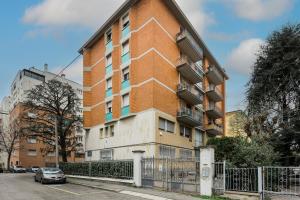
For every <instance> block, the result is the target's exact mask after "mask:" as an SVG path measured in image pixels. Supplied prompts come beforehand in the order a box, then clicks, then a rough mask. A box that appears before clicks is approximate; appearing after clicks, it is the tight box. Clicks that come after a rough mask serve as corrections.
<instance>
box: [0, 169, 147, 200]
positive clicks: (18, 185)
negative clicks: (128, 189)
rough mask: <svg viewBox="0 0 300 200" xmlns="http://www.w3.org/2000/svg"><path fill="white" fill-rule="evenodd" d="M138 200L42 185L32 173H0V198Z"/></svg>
mask: <svg viewBox="0 0 300 200" xmlns="http://www.w3.org/2000/svg"><path fill="white" fill-rule="evenodd" d="M69 199H70V200H71V199H72V200H77V199H85V200H96V199H97V200H99V199H101V200H108V199H109V200H110V199H117V200H118V199H120V200H121V199H122V200H126V199H128V200H140V199H143V198H138V197H134V196H129V195H126V194H120V193H114V192H109V191H104V190H98V189H92V188H88V187H83V186H78V185H74V184H70V183H67V184H62V185H58V184H49V185H42V184H40V183H36V182H34V180H33V174H29V173H27V174H0V200H69Z"/></svg>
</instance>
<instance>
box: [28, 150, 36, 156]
mask: <svg viewBox="0 0 300 200" xmlns="http://www.w3.org/2000/svg"><path fill="white" fill-rule="evenodd" d="M30 152H34V153H30ZM27 155H28V156H37V151H36V149H28V150H27Z"/></svg>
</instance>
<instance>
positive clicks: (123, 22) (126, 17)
mask: <svg viewBox="0 0 300 200" xmlns="http://www.w3.org/2000/svg"><path fill="white" fill-rule="evenodd" d="M125 19H126V21H125ZM121 22H122V30H124V29H125V28H127V27H128V26H130V18H129V12H127V13H126V14H124V15H123V16H122V18H121ZM126 22H128V24H127V26H124V24H125V23H126Z"/></svg>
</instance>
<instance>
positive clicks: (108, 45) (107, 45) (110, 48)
mask: <svg viewBox="0 0 300 200" xmlns="http://www.w3.org/2000/svg"><path fill="white" fill-rule="evenodd" d="M112 50H113V43H112V41H109V42H108V43H106V45H105V51H106V53H110V52H112Z"/></svg>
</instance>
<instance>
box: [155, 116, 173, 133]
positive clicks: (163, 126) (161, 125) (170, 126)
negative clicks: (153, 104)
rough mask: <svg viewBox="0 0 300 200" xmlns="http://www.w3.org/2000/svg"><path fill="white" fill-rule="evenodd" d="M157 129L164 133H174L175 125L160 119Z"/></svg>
mask: <svg viewBox="0 0 300 200" xmlns="http://www.w3.org/2000/svg"><path fill="white" fill-rule="evenodd" d="M159 129H160V130H163V131H166V132H170V133H174V129H175V123H174V122H171V121H169V120H166V119H164V118H161V117H160V118H159Z"/></svg>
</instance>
